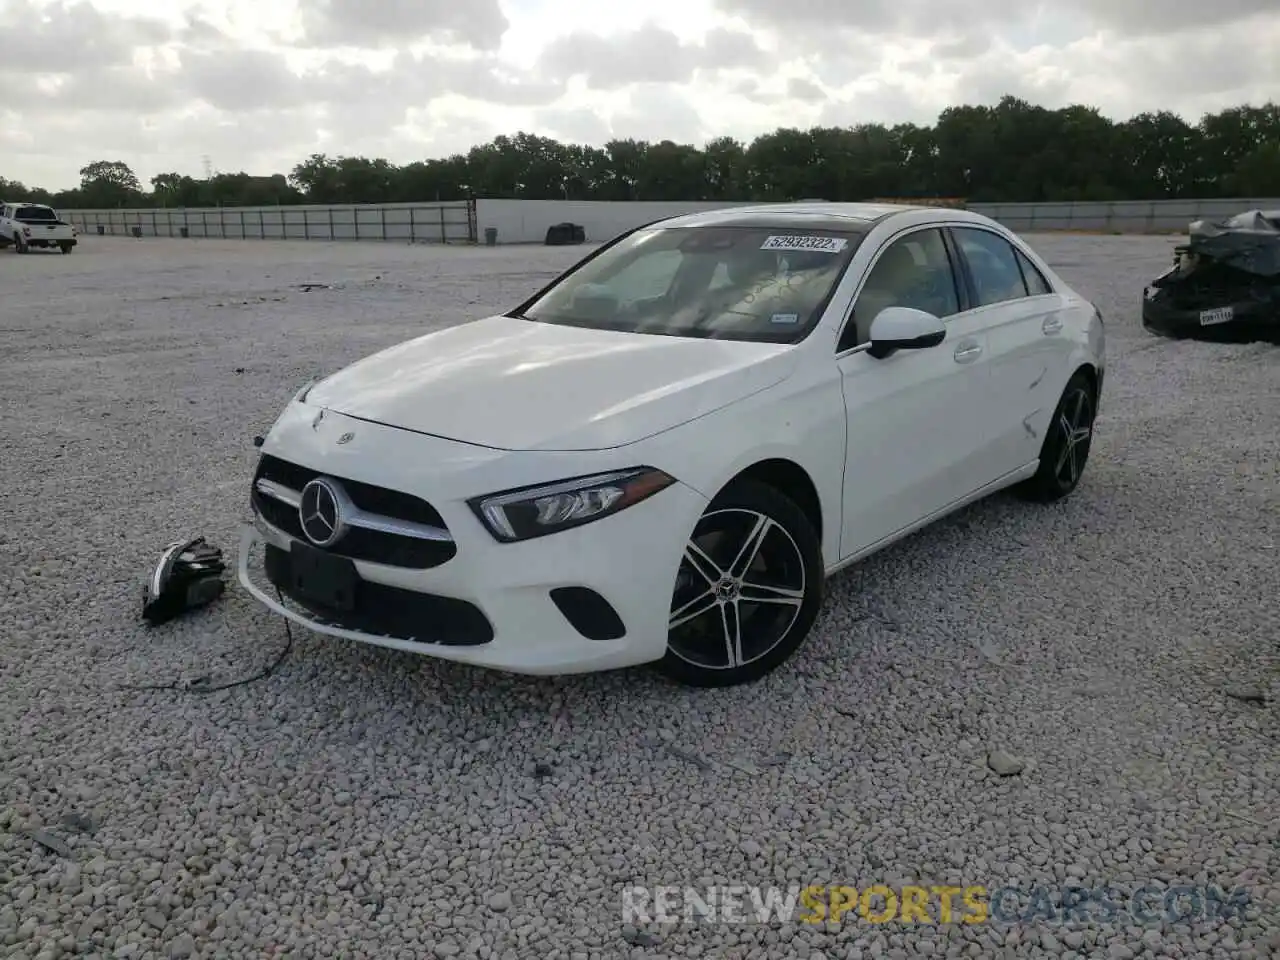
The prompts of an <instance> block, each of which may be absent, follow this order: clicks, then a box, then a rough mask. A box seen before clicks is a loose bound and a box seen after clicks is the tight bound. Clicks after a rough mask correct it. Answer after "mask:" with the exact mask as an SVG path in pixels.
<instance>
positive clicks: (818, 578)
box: [657, 480, 824, 687]
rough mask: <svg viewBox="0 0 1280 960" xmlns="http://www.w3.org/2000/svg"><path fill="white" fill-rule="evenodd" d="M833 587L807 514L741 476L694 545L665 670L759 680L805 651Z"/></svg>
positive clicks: (710, 681)
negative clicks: (829, 585) (826, 588)
mask: <svg viewBox="0 0 1280 960" xmlns="http://www.w3.org/2000/svg"><path fill="white" fill-rule="evenodd" d="M823 588H824V569H823V563H822V547H821V543H820V541H819V538H818V533H817V532H816V531H815V530H814V528H813V524H811V523H810V522H809V518H808V517H806V516H805V513H804V511H803V510H801V509H800V508H799V507H798V506H796V504H795V502H794V501H793V500H791V498H790V497H787V496H786V495H785V494H783V493H781V492H779V491H778V490H776V489H775V488H773V487H771V486H768V485H767V484H763V483H759V482H756V481H754V480H740V481H736V482H734V483H732V484H730V485H729V486H728V487H727V488H726V489H725V490H724V491H722V492H721V493H720V495H719V496H717V497H716V498H715V499H714V500H713V501H712V502H711V504H710V505H709V506H708V507H707V510H706V512H705V513H703V515H702V517H701V519H699V520H698V523H697V525H696V526H695V527H694V530H693V533H692V535H691V536H690V537H689V541H688V543H687V544H686V545H685V551H684V556H683V558H682V559H681V562H680V568H679V571H678V573H677V576H676V584H675V589H674V591H673V593H672V598H671V615H670V620H669V625H668V633H667V652H666V655H665V656H664V657H663V658H662V659H661V660H659V661H658V663H657V667H658V669H659V670H660V671H661V672H662V673H663V674H664V675H666V676H667V677H669V678H670V679H672V680H675V681H677V682H679V683H682V684H685V685H688V686H694V687H728V686H736V685H737V684H741V683H749V682H751V681H753V680H757V679H759V678H760V677H763V676H764V675H765V674H767V673H769V672H771V671H772V670H774V669H775V668H776V667H778V666H779V665H780V664H781V663H783V662H784V661H785V660H787V659H788V658H789V657H791V655H792V654H794V653H795V652H796V650H797V649H799V647H800V645H801V644H802V643H803V642H804V640H805V638H806V637H807V636H808V635H809V632H810V630H811V629H812V628H813V623H814V621H815V620H816V619H817V616H818V611H819V609H820V608H821V606H822V596H823Z"/></svg>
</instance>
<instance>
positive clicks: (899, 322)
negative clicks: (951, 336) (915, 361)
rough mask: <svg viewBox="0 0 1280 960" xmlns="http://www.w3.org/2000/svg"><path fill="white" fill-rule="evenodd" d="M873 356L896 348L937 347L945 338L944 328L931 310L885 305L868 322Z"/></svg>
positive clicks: (884, 355)
mask: <svg viewBox="0 0 1280 960" xmlns="http://www.w3.org/2000/svg"><path fill="white" fill-rule="evenodd" d="M870 334H871V346H870V347H869V348H868V350H867V352H868V353H869V354H871V356H873V357H879V358H883V357H887V356H889V354H891V353H893V352H894V351H896V350H921V349H923V348H925V347H936V346H937V345H938V344H940V343H941V342H942V341H943V340H945V339H947V328H946V326H945V325H944V324H943V322H942V321H941V320H940V319H938V318H937V317H935V316H934V315H933V314H932V313H926V312H925V311H923V310H915V309H913V308H911V307H885V308H884V309H883V310H881V311H880V312H879V313H878V314H876V318H875V319H874V320H872V321H871V331H870Z"/></svg>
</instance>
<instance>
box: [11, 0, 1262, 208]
mask: <svg viewBox="0 0 1280 960" xmlns="http://www.w3.org/2000/svg"><path fill="white" fill-rule="evenodd" d="M1010 11H1013V12H1012V13H1011V12H1010ZM0 32H2V33H3V35H5V36H8V37H10V38H12V37H21V38H22V42H21V43H20V44H16V45H14V44H11V45H10V47H9V52H8V53H7V54H6V55H5V56H4V57H3V58H0V89H3V90H5V96H4V98H3V99H0V176H3V177H7V178H11V179H18V180H22V181H24V182H26V183H29V184H31V185H40V186H46V187H52V188H61V187H67V186H71V185H73V184H74V183H75V181H76V179H77V171H78V169H79V168H80V167H81V166H82V165H83V164H84V163H86V162H88V161H90V160H95V159H120V160H124V161H126V162H128V163H129V164H130V165H132V166H133V167H134V169H135V171H136V172H137V173H138V175H139V177H140V178H141V179H142V180H143V181H144V182H145V181H146V180H147V179H148V178H149V177H150V176H152V175H154V174H155V173H158V172H161V171H167V170H177V171H179V172H184V173H190V174H197V175H198V174H199V172H200V162H201V158H202V157H203V156H204V155H209V156H210V157H211V158H212V159H213V162H214V164H215V165H216V166H217V167H218V168H219V169H222V170H228V171H232V170H240V169H244V170H247V171H249V172H251V173H269V172H287V171H288V169H289V168H290V167H291V166H292V165H293V164H294V163H296V162H297V161H299V160H301V159H303V158H305V157H306V156H307V155H309V154H310V153H313V152H317V151H326V152H329V153H332V154H360V153H363V154H366V155H374V156H386V157H388V158H389V159H391V160H393V161H395V162H398V163H405V162H409V161H412V160H416V159H422V158H424V157H430V156H442V155H446V154H449V153H452V152H457V151H465V150H466V149H467V148H468V147H470V146H472V145H473V144H474V143H476V142H479V141H483V140H486V139H488V138H490V137H492V136H493V135H495V134H498V133H504V132H505V133H514V132H515V131H517V130H526V131H529V132H533V133H539V134H545V135H549V136H556V137H558V138H562V139H568V140H576V141H581V142H589V143H596V144H600V143H603V142H604V141H605V140H607V139H608V138H609V137H612V136H620V137H643V138H649V139H668V138H669V139H674V140H677V141H692V142H700V141H702V140H704V139H707V138H710V137H714V136H719V135H723V134H729V135H733V136H737V137H741V138H744V139H749V138H750V137H752V136H755V135H756V134H758V133H761V132H765V131H768V130H772V129H774V128H775V127H777V126H780V125H788V126H795V125H802V126H803V125H806V124H811V123H823V124H852V123H859V122H868V121H875V122H883V123H895V122H902V121H912V122H917V123H929V122H932V121H933V120H934V119H935V118H936V116H937V114H938V112H939V111H940V110H942V109H944V108H945V107H947V106H949V105H953V104H956V103H975V102H988V103H990V102H993V101H994V100H995V99H996V98H998V97H999V96H1000V95H1002V94H1005V93H1012V94H1015V95H1018V96H1022V97H1025V98H1026V99H1029V100H1032V101H1034V102H1037V103H1042V104H1044V105H1046V106H1050V107H1052V106H1061V105H1066V104H1069V103H1087V104H1090V105H1096V106H1098V107H1099V108H1101V109H1102V111H1103V112H1104V113H1106V114H1107V115H1110V116H1113V117H1126V116H1130V115H1132V114H1134V113H1137V112H1141V111H1144V110H1157V109H1173V110H1175V111H1177V112H1180V113H1182V114H1183V115H1184V116H1186V117H1187V118H1188V119H1191V120H1195V119H1197V118H1198V117H1199V115H1200V114H1201V113H1203V112H1205V111H1210V110H1217V109H1221V108H1222V107H1224V106H1229V105H1235V104H1239V103H1242V102H1255V103H1259V102H1262V101H1264V100H1266V99H1268V98H1269V97H1272V96H1274V94H1275V92H1276V91H1277V90H1280V65H1277V61H1276V60H1275V58H1274V57H1272V56H1270V53H1269V51H1271V50H1275V49H1277V48H1278V47H1280V7H1278V6H1277V4H1276V3H1275V0H1218V2H1216V3H1205V2H1204V0H1195V2H1192V0H1167V2H1166V3H1164V4H1163V5H1162V6H1161V7H1160V8H1159V11H1158V13H1153V12H1152V11H1151V8H1150V6H1149V5H1148V4H1138V3H1127V2H1118V0H1057V2H1054V3H1049V2H1048V0H1043V2H1040V3H1033V4H1024V5H1021V6H1011V5H1009V4H1005V3H1003V2H1001V3H997V2H995V0H971V2H969V3H965V4H959V3H954V2H952V0H866V2H858V3H852V2H850V0H650V2H647V3H645V4H631V3H623V2H622V0H468V2H465V3H462V2H457V0H169V2H168V3H167V4H157V3H155V2H154V0H0Z"/></svg>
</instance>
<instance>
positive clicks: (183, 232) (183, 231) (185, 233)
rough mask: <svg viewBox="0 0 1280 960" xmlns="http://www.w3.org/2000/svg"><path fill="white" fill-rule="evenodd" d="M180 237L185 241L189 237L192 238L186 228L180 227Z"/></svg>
mask: <svg viewBox="0 0 1280 960" xmlns="http://www.w3.org/2000/svg"><path fill="white" fill-rule="evenodd" d="M178 236H180V237H182V238H183V239H184V240H185V239H186V238H187V237H189V236H191V231H190V230H188V229H187V228H186V227H179V228H178Z"/></svg>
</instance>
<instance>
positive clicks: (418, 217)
mask: <svg viewBox="0 0 1280 960" xmlns="http://www.w3.org/2000/svg"><path fill="white" fill-rule="evenodd" d="M904 202H905V201H904ZM737 205H740V204H735V203H731V202H698V201H689V202H680V201H670V202H668V201H635V202H630V203H628V202H608V201H594V200H477V201H475V202H474V206H473V205H472V204H471V203H470V202H468V201H466V200H455V201H446V202H443V203H401V204H359V205H353V204H347V205H342V206H332V207H326V206H312V205H300V206H284V207H210V208H207V209H198V208H192V209H156V210H64V211H62V213H63V215H64V216H65V217H66V218H68V219H69V220H70V221H71V222H72V223H74V224H75V225H76V226H78V227H79V228H80V230H81V231H82V232H84V233H86V234H90V235H93V234H95V233H97V230H98V227H99V226H101V227H102V228H103V232H104V233H106V234H108V235H116V236H127V235H128V234H130V233H131V232H132V230H133V229H134V228H135V227H136V228H138V229H141V231H142V235H143V236H159V237H178V236H181V233H182V230H183V229H184V228H185V229H186V231H187V234H188V236H191V237H228V238H235V239H238V238H244V239H264V240H270V239H277V240H278V239H288V240H387V241H397V242H402V243H410V242H412V243H468V242H472V241H477V242H480V243H483V242H484V239H485V229H486V228H490V227H491V228H494V229H496V230H497V231H498V243H501V244H507V243H542V242H543V241H544V240H545V239H546V234H547V227H550V226H551V225H553V224H556V223H562V222H565V221H568V222H571V223H577V224H581V225H582V226H583V227H584V228H585V229H586V234H587V240H588V241H589V242H592V243H598V242H603V241H605V240H609V239H611V238H612V237H615V236H617V235H618V234H619V233H622V232H623V231H625V230H630V229H631V228H633V227H638V226H640V225H641V224H644V223H648V222H650V221H652V220H658V219H661V218H662V217H670V216H675V215H678V214H681V213H693V212H696V211H699V210H714V209H716V208H718V207H726V206H737ZM1255 208H1261V209H1263V210H1277V209H1280V199H1276V198H1245V199H1239V200H1160V201H1142V200H1123V201H1118V202H1115V203H978V204H970V205H969V209H971V210H976V211H977V212H979V213H984V214H986V215H987V216H990V217H994V218H995V219H996V220H999V221H1000V222H1001V223H1004V224H1005V225H1006V226H1008V227H1010V228H1011V229H1013V230H1017V231H1019V232H1025V233H1031V232H1037V231H1055V230H1083V231H1105V232H1115V233H1183V232H1185V231H1186V229H1187V224H1188V223H1190V222H1191V221H1192V220H1199V219H1218V218H1222V217H1228V216H1231V215H1232V214H1235V213H1240V212H1241V211H1244V210H1249V209H1255Z"/></svg>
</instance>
